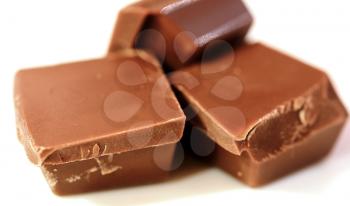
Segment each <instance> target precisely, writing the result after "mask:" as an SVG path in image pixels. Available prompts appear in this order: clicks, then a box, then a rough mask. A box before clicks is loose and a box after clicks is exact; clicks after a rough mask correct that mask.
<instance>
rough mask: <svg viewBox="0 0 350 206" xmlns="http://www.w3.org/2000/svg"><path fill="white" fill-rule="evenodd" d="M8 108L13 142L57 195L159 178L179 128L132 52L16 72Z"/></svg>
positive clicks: (147, 64)
mask: <svg viewBox="0 0 350 206" xmlns="http://www.w3.org/2000/svg"><path fill="white" fill-rule="evenodd" d="M15 104H16V112H17V128H18V136H19V139H20V141H21V142H22V144H23V145H24V147H25V149H26V152H27V154H28V157H29V159H30V160H31V161H32V162H33V163H35V164H37V165H39V166H41V168H42V170H43V172H44V174H45V176H46V178H47V180H48V182H49V184H50V186H51V188H52V190H53V191H54V192H55V193H57V194H70V193H79V192H86V191H90V190H97V189H104V188H106V187H111V186H119V185H126V184H128V183H130V184H139V183H143V182H150V181H155V180H157V179H160V178H162V176H164V175H165V174H166V172H167V170H168V168H170V166H171V162H172V158H173V154H174V148H175V144H176V142H178V141H179V139H180V137H181V136H182V132H183V128H184V122H185V116H184V114H183V112H182V110H181V108H180V106H179V104H178V102H177V100H176V98H175V96H174V94H173V92H172V91H171V88H170V86H169V83H168V82H167V80H166V77H165V76H164V75H163V73H162V71H161V68H160V67H159V65H158V64H157V61H156V60H155V59H153V58H152V57H150V56H149V55H148V54H146V53H144V52H141V51H134V50H125V51H123V52H119V53H116V54H113V55H110V56H108V57H106V58H103V59H97V60H91V61H84V62H77V63H71V64H64V65H57V66H52V67H46V68H40V69H30V70H22V71H20V72H18V73H17V75H16V80H15Z"/></svg>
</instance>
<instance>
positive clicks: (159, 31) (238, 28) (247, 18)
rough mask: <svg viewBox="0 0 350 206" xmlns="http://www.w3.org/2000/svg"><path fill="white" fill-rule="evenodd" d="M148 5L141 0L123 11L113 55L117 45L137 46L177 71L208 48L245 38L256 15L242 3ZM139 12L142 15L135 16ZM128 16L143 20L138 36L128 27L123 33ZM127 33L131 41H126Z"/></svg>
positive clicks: (203, 0) (205, 1)
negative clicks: (211, 44) (218, 41)
mask: <svg viewBox="0 0 350 206" xmlns="http://www.w3.org/2000/svg"><path fill="white" fill-rule="evenodd" d="M145 2H146V3H144V4H142V1H141V2H140V3H138V4H135V5H131V6H129V7H127V8H125V9H124V10H123V11H122V13H121V15H120V16H119V18H120V19H119V20H118V22H117V25H116V30H115V33H114V34H113V38H114V40H113V41H112V43H111V46H110V50H109V51H110V52H112V51H114V50H115V49H116V48H118V47H120V46H116V45H121V44H123V45H125V46H130V45H131V44H135V46H136V47H137V48H140V49H145V50H148V51H151V52H152V53H154V54H155V55H156V56H157V57H158V58H159V59H160V60H161V61H163V60H165V64H166V65H167V66H170V67H171V68H173V69H176V68H180V67H182V66H183V65H186V64H189V63H191V62H193V61H196V60H197V59H198V57H199V56H200V54H201V52H202V51H203V49H204V47H205V46H206V45H208V44H209V43H211V42H213V41H215V40H227V41H233V40H237V39H243V38H244V36H245V35H246V33H247V32H248V30H249V28H250V26H251V24H252V16H251V15H250V13H249V11H248V10H247V8H246V7H245V5H244V4H243V2H242V1H241V0H219V1H212V0H199V1H166V2H165V3H162V4H158V2H159V0H158V1H145ZM147 2H150V3H149V4H150V5H151V6H150V5H147V4H148V3H147ZM136 10H137V11H139V12H138V13H135V12H134V11H136ZM141 11H142V12H141ZM124 13H125V15H124V16H130V15H131V16H133V17H132V18H130V19H139V18H142V22H143V24H144V25H143V27H142V29H141V28H140V26H137V27H138V29H139V28H140V30H139V31H137V33H138V34H135V31H136V30H137V29H132V32H129V31H131V30H130V29H128V28H129V27H128V26H125V28H126V29H125V30H124V31H122V30H123V29H122V27H123V26H122V25H124V24H126V23H125V22H126V21H125V22H124V19H125V18H124V17H123V16H122V15H123V14H124ZM139 22H141V21H137V23H136V21H134V23H133V25H140V23H139ZM203 22H205V23H203ZM126 33H128V37H131V38H124V37H123V36H124V34H126ZM119 34H120V35H119ZM117 36H118V37H119V38H117ZM159 36H160V37H159ZM125 39H127V40H126V41H125ZM120 42H123V43H120ZM125 42H128V43H125ZM159 48H164V49H159Z"/></svg>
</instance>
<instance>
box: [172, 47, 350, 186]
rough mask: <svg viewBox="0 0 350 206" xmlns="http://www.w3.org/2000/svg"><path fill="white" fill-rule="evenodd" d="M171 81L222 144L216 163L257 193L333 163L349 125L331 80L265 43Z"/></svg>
mask: <svg viewBox="0 0 350 206" xmlns="http://www.w3.org/2000/svg"><path fill="white" fill-rule="evenodd" d="M170 79H171V81H172V83H173V84H174V85H175V87H176V89H177V90H178V91H179V93H180V94H181V95H182V96H183V98H184V99H185V100H186V101H187V102H188V103H189V105H190V106H191V109H193V110H194V111H195V112H196V114H197V116H196V117H194V118H192V123H193V125H194V126H196V127H199V128H201V129H202V130H204V131H205V133H206V135H207V136H208V137H209V138H211V139H212V140H213V141H214V142H215V143H216V144H218V149H217V150H216V152H215V153H214V154H213V156H214V157H213V159H214V160H215V162H216V163H217V164H218V165H219V166H220V167H222V168H223V169H225V170H226V171H228V172H230V173H231V174H233V175H234V176H236V177H238V178H239V179H240V180H242V181H244V182H245V183H247V184H249V185H251V186H258V185H261V184H265V183H268V182H269V181H271V180H274V179H276V178H277V177H280V176H282V175H285V174H287V173H289V172H292V171H294V170H296V169H298V168H300V167H303V166H305V165H308V164H311V163H313V162H315V161H316V160H318V159H320V158H322V157H323V156H325V154H326V153H327V152H328V151H329V150H330V149H331V148H332V146H333V144H334V142H335V140H336V138H337V136H338V134H339V132H340V130H341V128H342V126H343V124H344V122H345V120H346V118H347V112H346V110H345V108H344V107H343V105H342V103H341V101H340V100H339V98H338V97H337V95H336V93H335V92H334V90H333V87H332V85H331V83H330V81H329V79H328V77H327V75H326V74H325V73H323V72H321V71H319V70H317V69H314V68H313V67H311V66H308V65H306V64H303V63H301V62H299V61H297V60H295V59H292V58H290V57H288V56H286V55H284V54H281V53H279V52H277V51H275V50H273V49H270V48H268V47H266V46H264V45H262V44H252V45H245V46H242V47H240V48H238V49H237V50H236V52H235V53H233V52H228V53H225V54H223V55H222V56H220V57H218V58H216V59H213V60H212V61H207V62H203V63H202V64H197V65H193V66H190V67H188V68H185V69H183V70H181V71H177V72H175V73H173V74H172V75H171V77H170ZM185 111H190V110H187V108H185ZM189 118H191V116H189Z"/></svg>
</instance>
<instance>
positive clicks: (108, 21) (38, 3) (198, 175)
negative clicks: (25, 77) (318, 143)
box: [0, 0, 350, 206]
mask: <svg viewBox="0 0 350 206" xmlns="http://www.w3.org/2000/svg"><path fill="white" fill-rule="evenodd" d="M128 2H129V1H121V0H74V1H72V0H0V138H1V143H0V164H1V166H0V205H7V204H11V205H20V204H29V205H32V204H35V205H75V206H78V205H123V204H158V205H164V204H172V205H178V204H195V205H199V204H201V205H221V204H227V205H243V204H248V205H251V204H259V205H260V204H264V203H268V204H271V205H286V204H287V205H294V204H295V203H309V204H321V205H326V204H330V203H334V202H337V204H346V203H349V200H348V199H349V197H348V196H349V187H350V164H349V163H350V137H349V134H350V125H349V124H347V126H346V128H345V130H344V132H343V134H342V136H341V137H340V140H339V141H338V144H337V146H336V148H335V149H334V150H333V152H332V153H331V155H329V156H328V157H327V158H326V159H325V161H323V162H321V163H319V164H317V165H316V166H313V167H311V168H307V169H306V170H303V171H300V172H298V173H296V174H293V175H290V176H288V177H286V178H283V179H281V180H279V181H277V182H275V183H273V184H271V185H268V186H266V187H263V188H259V189H250V188H248V187H246V186H244V185H242V184H240V183H239V182H237V181H236V180H234V179H233V178H231V177H230V176H228V175H226V174H225V173H223V172H221V171H219V170H218V169H214V168H206V167H203V166H199V167H201V169H200V170H196V172H195V173H194V174H192V175H181V177H180V178H176V179H174V180H171V181H170V182H166V183H162V184H156V185H152V186H141V187H133V188H126V189H118V190H112V191H106V192H100V193H92V194H85V195H79V196H72V197H65V198H61V197H57V196H55V195H53V194H52V193H51V191H50V189H49V187H48V186H47V183H46V181H45V179H44V178H43V176H42V174H41V172H40V170H39V168H37V167H36V166H34V165H32V164H31V163H30V162H29V160H27V158H26V155H25V153H24V150H23V148H22V146H21V145H20V144H19V142H18V141H17V138H16V129H15V119H14V110H13V103H12V87H13V77H14V73H15V71H16V70H18V69H20V68H28V67H36V66H42V65H48V64H55V63H61V62H69V61H73V60H80V59H89V58H96V57H100V56H103V55H104V54H105V51H106V49H107V46H108V42H109V39H110V35H111V32H112V29H113V26H114V22H115V17H116V14H117V12H118V10H119V9H120V8H121V7H122V6H123V5H126V4H127V3H128ZM246 3H247V4H248V6H249V8H250V9H251V11H252V13H253V14H254V17H255V24H254V27H253V29H252V30H251V32H250V34H249V39H251V40H252V41H262V42H265V43H268V44H269V45H271V46H274V47H276V48H279V49H281V50H283V51H285V52H288V53H289V54H291V55H293V56H295V57H298V58H300V59H302V60H304V61H306V62H308V63H310V64H312V65H315V66H317V67H319V68H323V69H324V70H326V71H327V72H328V73H329V75H330V76H331V78H332V79H333V82H334V84H335V86H336V88H337V89H338V91H339V94H340V96H341V97H342V99H343V101H344V103H345V104H346V105H347V106H348V108H349V106H350V92H349V91H348V90H349V89H350V82H349V81H350V80H349V77H350V76H349V69H350V61H349V59H350V52H349V51H350V40H349V39H350V12H349V10H350V4H349V1H346V0H247V1H246Z"/></svg>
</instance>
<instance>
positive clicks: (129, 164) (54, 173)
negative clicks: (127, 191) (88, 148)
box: [41, 144, 176, 195]
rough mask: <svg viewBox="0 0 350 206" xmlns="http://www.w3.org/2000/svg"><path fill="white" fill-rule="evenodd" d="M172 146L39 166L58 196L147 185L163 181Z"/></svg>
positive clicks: (169, 165)
mask: <svg viewBox="0 0 350 206" xmlns="http://www.w3.org/2000/svg"><path fill="white" fill-rule="evenodd" d="M175 145H176V144H169V145H164V146H160V147H153V148H146V149H141V150H135V151H131V152H125V153H121V154H110V155H107V156H102V157H97V158H95V159H89V160H82V161H76V162H71V163H64V164H57V165H42V166H41V169H42V171H43V174H44V175H45V177H46V179H47V182H48V183H49V186H50V187H51V189H52V191H53V192H54V193H55V194H58V195H71V194H77V193H84V192H91V191H97V190H101V189H108V188H115V187H123V186H130V185H140V184H147V183H153V182H158V181H162V180H165V179H166V178H167V176H168V169H169V170H170V169H171V164H172V159H173V155H174V150H175Z"/></svg>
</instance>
